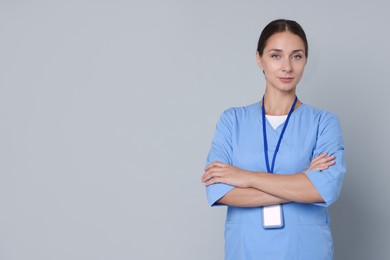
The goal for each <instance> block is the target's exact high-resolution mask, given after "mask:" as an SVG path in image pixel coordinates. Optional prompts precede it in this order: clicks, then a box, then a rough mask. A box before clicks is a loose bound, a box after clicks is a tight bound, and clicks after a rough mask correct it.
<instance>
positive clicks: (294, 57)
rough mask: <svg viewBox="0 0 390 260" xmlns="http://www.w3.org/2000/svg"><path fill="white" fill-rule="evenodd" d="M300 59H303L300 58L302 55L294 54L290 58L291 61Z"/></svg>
mask: <svg viewBox="0 0 390 260" xmlns="http://www.w3.org/2000/svg"><path fill="white" fill-rule="evenodd" d="M302 58H303V57H302V55H300V54H296V55H294V56H292V57H291V59H292V60H300V59H302Z"/></svg>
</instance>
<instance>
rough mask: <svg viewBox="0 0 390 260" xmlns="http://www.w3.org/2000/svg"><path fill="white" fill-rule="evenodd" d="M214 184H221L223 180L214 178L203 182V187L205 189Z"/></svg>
mask: <svg viewBox="0 0 390 260" xmlns="http://www.w3.org/2000/svg"><path fill="white" fill-rule="evenodd" d="M215 183H223V179H222V178H220V177H215V178H212V179H210V180H207V181H206V182H204V185H205V186H206V187H207V186H210V185H211V184H215Z"/></svg>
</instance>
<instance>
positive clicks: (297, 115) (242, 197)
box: [201, 20, 345, 260]
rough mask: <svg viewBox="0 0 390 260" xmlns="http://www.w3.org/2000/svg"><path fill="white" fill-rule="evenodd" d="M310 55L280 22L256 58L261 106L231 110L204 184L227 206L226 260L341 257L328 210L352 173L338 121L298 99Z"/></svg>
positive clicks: (220, 127)
mask: <svg viewBox="0 0 390 260" xmlns="http://www.w3.org/2000/svg"><path fill="white" fill-rule="evenodd" d="M307 57H308V43H307V39H306V35H305V32H304V31H303V29H302V27H301V26H300V25H299V24H298V23H297V22H295V21H291V20H275V21H272V22H271V23H269V24H268V25H267V26H266V27H265V28H264V30H263V31H262V33H261V35H260V39H259V42H258V47H257V53H256V60H257V64H258V66H259V68H260V69H261V71H262V72H263V74H264V77H265V80H266V86H265V93H264V95H263V96H262V98H261V100H260V102H256V103H254V104H251V105H248V106H244V107H237V108H230V109H227V110H226V111H225V112H224V113H223V114H222V115H221V117H220V119H219V122H218V123H217V127H216V132H215V136H214V139H213V141H212V145H211V149H210V152H209V154H208V157H207V163H206V164H207V166H206V167H205V173H204V175H203V176H202V178H201V180H202V182H203V183H204V185H205V186H206V187H207V188H206V191H207V199H208V202H209V204H210V205H211V206H227V216H226V222H225V259H227V260H241V259H242V260H252V259H253V260H259V259H272V260H282V259H286V260H295V259H297V260H298V259H300V260H302V259H304V260H318V259H324V260H325V259H326V260H328V259H333V242H332V236H331V232H330V219H329V214H328V210H327V207H328V206H329V205H331V204H332V203H333V202H334V201H336V200H337V198H338V197H339V194H340V190H341V186H342V182H343V179H344V174H345V163H344V147H343V141H342V135H341V129H340V124H339V121H338V118H337V117H336V116H335V115H333V114H332V113H330V112H327V111H324V110H320V109H317V108H314V107H312V106H310V105H307V104H305V103H302V102H301V101H300V100H299V99H298V98H297V96H296V87H297V84H298V83H299V81H300V79H301V77H302V75H303V72H304V68H305V65H306V62H307Z"/></svg>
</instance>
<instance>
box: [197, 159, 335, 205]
mask: <svg viewBox="0 0 390 260" xmlns="http://www.w3.org/2000/svg"><path fill="white" fill-rule="evenodd" d="M334 160H335V157H334V156H328V155H327V153H323V154H320V155H319V156H318V157H316V158H314V159H313V160H312V161H311V163H310V167H309V168H308V169H307V170H305V171H303V172H300V173H296V174H289V175H280V174H269V173H265V172H252V171H246V170H243V169H239V168H237V167H234V166H232V165H229V164H225V163H221V162H213V163H211V164H209V165H207V166H206V168H205V173H204V174H203V176H202V178H201V180H202V182H203V183H204V185H205V186H209V185H211V184H214V183H225V184H229V185H232V186H234V187H235V188H234V189H233V190H231V191H230V192H228V193H227V194H225V196H223V197H222V198H221V199H219V200H218V201H217V202H216V203H217V204H225V205H229V206H236V207H257V206H266V205H273V204H279V203H286V202H291V201H294V202H301V203H314V202H324V200H323V198H322V197H321V195H320V194H319V192H318V191H317V190H316V188H315V187H314V185H313V184H312V183H311V182H310V180H309V179H308V178H307V176H306V174H305V172H308V171H311V170H326V169H328V168H329V167H330V166H332V165H333V164H335V161H334Z"/></svg>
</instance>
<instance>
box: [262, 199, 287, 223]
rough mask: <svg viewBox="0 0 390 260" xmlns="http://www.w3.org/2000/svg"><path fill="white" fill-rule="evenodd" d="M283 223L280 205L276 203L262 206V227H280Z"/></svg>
mask: <svg viewBox="0 0 390 260" xmlns="http://www.w3.org/2000/svg"><path fill="white" fill-rule="evenodd" d="M283 225H284V223H283V210H282V205H280V204H277V205H271V206H265V207H263V227H264V228H282V227H283Z"/></svg>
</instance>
